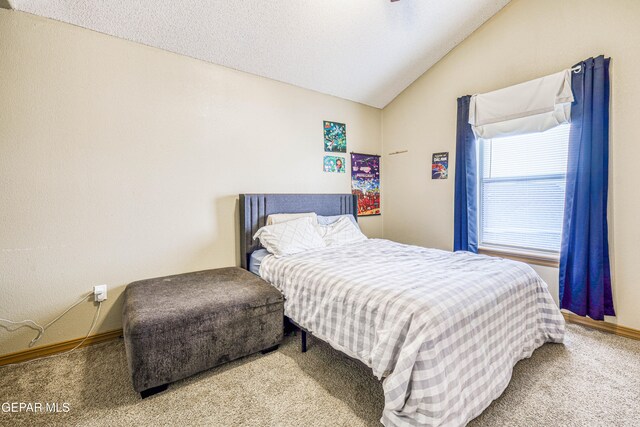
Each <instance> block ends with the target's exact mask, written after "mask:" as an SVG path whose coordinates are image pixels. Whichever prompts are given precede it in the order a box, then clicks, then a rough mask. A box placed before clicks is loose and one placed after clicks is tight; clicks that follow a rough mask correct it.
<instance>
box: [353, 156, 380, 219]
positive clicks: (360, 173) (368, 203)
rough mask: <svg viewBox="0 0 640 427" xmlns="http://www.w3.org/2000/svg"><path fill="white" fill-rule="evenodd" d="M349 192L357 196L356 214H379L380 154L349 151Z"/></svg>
mask: <svg viewBox="0 0 640 427" xmlns="http://www.w3.org/2000/svg"><path fill="white" fill-rule="evenodd" d="M351 193H353V194H356V195H357V196H358V216H369V215H380V156H377V155H375V154H358V153H351Z"/></svg>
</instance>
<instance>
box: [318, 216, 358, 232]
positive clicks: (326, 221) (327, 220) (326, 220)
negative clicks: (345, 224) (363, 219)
mask: <svg viewBox="0 0 640 427" xmlns="http://www.w3.org/2000/svg"><path fill="white" fill-rule="evenodd" d="M342 217H347V218H349V221H351V222H352V223H353V225H355V226H356V227H357V228H358V230H360V226H359V225H358V221H356V219H355V217H354V216H353V215H351V214H344V215H331V216H323V215H318V225H330V224H333V223H334V222H336V221H337V220H339V219H340V218H342Z"/></svg>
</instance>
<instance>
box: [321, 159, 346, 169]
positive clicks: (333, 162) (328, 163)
mask: <svg viewBox="0 0 640 427" xmlns="http://www.w3.org/2000/svg"><path fill="white" fill-rule="evenodd" d="M324 171H325V172H337V173H345V167H344V157H340V156H324Z"/></svg>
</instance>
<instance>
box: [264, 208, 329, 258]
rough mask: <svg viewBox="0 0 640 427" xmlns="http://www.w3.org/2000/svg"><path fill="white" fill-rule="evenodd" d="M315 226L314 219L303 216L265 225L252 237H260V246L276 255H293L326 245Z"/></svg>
mask: <svg viewBox="0 0 640 427" xmlns="http://www.w3.org/2000/svg"><path fill="white" fill-rule="evenodd" d="M316 227H317V226H316V225H315V223H314V219H313V218H311V217H308V216H305V217H302V218H299V219H294V220H291V221H286V222H281V223H277V224H273V225H266V226H264V227H262V228H261V229H259V230H258V231H257V232H256V234H254V235H253V238H254V239H260V243H261V244H262V246H264V248H265V249H266V250H268V251H269V252H270V253H272V254H273V255H275V256H276V257H282V256H287V255H294V254H297V253H300V252H305V251H308V250H311V249H319V248H323V247H325V246H326V244H325V243H324V240H323V239H322V237H321V236H320V234H318V231H317V230H316Z"/></svg>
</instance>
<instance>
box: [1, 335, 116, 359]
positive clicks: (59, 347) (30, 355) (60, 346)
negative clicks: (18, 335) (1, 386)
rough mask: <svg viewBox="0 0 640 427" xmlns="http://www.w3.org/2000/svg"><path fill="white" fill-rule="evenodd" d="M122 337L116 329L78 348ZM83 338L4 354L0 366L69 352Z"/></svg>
mask: <svg viewBox="0 0 640 427" xmlns="http://www.w3.org/2000/svg"><path fill="white" fill-rule="evenodd" d="M121 336H122V329H116V330H113V331H108V332H103V333H100V334H95V335H91V336H90V337H89V338H87V340H86V341H85V342H83V343H82V345H81V346H80V347H86V346H88V345H92V344H99V343H101V342H105V341H110V340H113V339H116V338H119V337H121ZM83 339H84V338H76V339H73V340H68V341H62V342H59V343H55V344H49V345H43V346H41V347H36V348H30V349H28V350H22V351H18V352H15V353H10V354H6V355H4V356H0V366H3V365H10V364H12V363H20V362H26V361H27V360H31V359H37V358H39V357H44V356H51V355H54V354H56V353H62V352H64V351H69V350H71V349H72V348H74V347H75V346H77V345H78V344H80V343H81V342H82V340H83Z"/></svg>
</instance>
